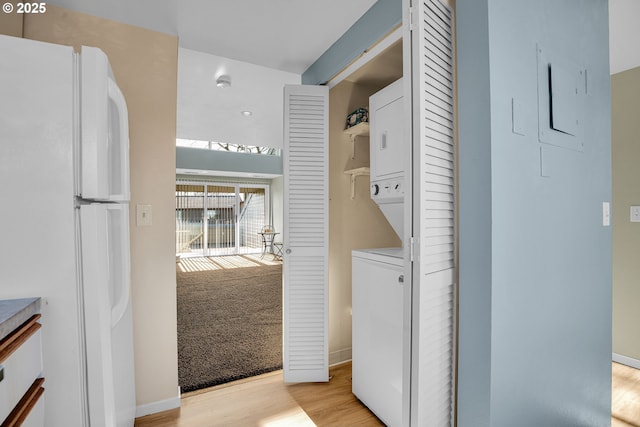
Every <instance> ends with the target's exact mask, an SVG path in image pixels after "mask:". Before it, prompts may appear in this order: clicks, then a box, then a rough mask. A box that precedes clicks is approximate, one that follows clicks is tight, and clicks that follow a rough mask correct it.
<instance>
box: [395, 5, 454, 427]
mask: <svg viewBox="0 0 640 427" xmlns="http://www.w3.org/2000/svg"><path fill="white" fill-rule="evenodd" d="M413 13H414V14H415V15H416V19H415V22H414V24H415V25H414V28H413V31H412V32H411V49H412V52H411V56H412V58H424V60H420V61H413V67H412V70H411V73H412V95H413V100H412V121H413V137H412V138H413V183H414V184H413V233H414V237H415V240H416V242H418V244H419V248H418V249H417V251H416V252H417V254H418V256H417V259H416V260H415V261H416V262H414V263H413V301H412V304H413V318H412V345H411V352H412V355H411V359H412V360H411V416H410V421H411V425H412V426H452V425H453V424H454V416H453V414H454V394H455V392H454V388H455V386H454V384H455V376H454V371H455V369H454V352H455V334H454V330H455V280H456V272H455V268H456V266H455V250H456V249H455V244H456V236H455V233H456V230H455V199H456V197H455V181H454V180H455V154H454V135H455V123H454V115H453V113H454V111H455V109H454V105H455V103H454V82H453V73H454V55H453V53H454V46H453V35H454V32H453V10H452V9H451V8H450V7H449V6H448V4H447V3H446V1H444V0H420V1H418V2H414V3H413ZM405 424H406V423H405Z"/></svg>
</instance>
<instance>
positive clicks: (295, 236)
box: [282, 86, 329, 382]
mask: <svg viewBox="0 0 640 427" xmlns="http://www.w3.org/2000/svg"><path fill="white" fill-rule="evenodd" d="M328 101H329V91H328V88H327V87H324V86H286V87H285V114H284V117H285V118H284V121H285V123H284V132H285V140H284V160H283V161H284V165H283V166H284V236H283V243H284V248H283V249H284V262H283V270H282V272H283V280H284V289H283V293H284V294H283V305H284V309H283V365H284V380H285V381H286V382H311V381H313V382H316V381H328V380H329V367H328V360H329V351H328V337H327V335H328V331H327V326H328V307H327V304H328V255H329V253H328V244H327V243H328V236H329V234H328V233H329V228H328V216H329V204H328V203H329V182H328V174H329V170H328V165H329V160H328V159H329V157H328V153H329V140H328V128H327V127H328V111H329V110H328Z"/></svg>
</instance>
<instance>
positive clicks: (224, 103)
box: [176, 48, 300, 148]
mask: <svg viewBox="0 0 640 427" xmlns="http://www.w3.org/2000/svg"><path fill="white" fill-rule="evenodd" d="M223 74H226V75H229V76H230V77H231V87H228V88H218V87H216V79H217V78H218V77H219V76H221V75H223ZM286 84H300V75H298V74H293V73H287V72H284V71H279V70H274V69H271V68H266V67H261V66H258V65H253V64H249V63H247V62H241V61H235V60H232V59H228V58H223V57H220V56H215V55H210V54H207V53H201V52H196V51H194V50H189V49H183V48H180V49H179V52H178V115H177V132H176V133H177V137H178V138H183V139H198V140H203V141H218V142H228V143H232V144H246V145H257V146H265V147H275V148H281V147H282V138H283V133H282V123H283V104H282V100H283V88H284V85H286ZM244 110H248V111H252V112H253V115H252V116H251V117H245V116H243V115H242V114H241V111H244Z"/></svg>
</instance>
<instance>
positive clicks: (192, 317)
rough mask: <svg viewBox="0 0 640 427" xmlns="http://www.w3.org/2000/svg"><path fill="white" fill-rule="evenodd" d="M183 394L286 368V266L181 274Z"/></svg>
mask: <svg viewBox="0 0 640 427" xmlns="http://www.w3.org/2000/svg"><path fill="white" fill-rule="evenodd" d="M176 274H177V284H178V380H179V384H180V387H181V390H182V392H188V391H193V390H198V389H201V388H206V387H211V386H214V385H218V384H223V383H226V382H229V381H234V380H237V379H241V378H246V377H251V376H254V375H259V374H263V373H265V372H271V371H274V370H277V369H281V368H282V266H281V265H273V266H263V267H244V268H235V269H225V270H214V271H203V272H202V271H198V272H188V273H185V272H181V271H178V272H177V273H176Z"/></svg>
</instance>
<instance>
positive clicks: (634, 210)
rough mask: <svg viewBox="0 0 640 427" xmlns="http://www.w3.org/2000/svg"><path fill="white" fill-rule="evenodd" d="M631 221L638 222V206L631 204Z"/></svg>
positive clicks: (639, 209) (639, 218) (639, 220)
mask: <svg viewBox="0 0 640 427" xmlns="http://www.w3.org/2000/svg"><path fill="white" fill-rule="evenodd" d="M631 222H640V206H631Z"/></svg>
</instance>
